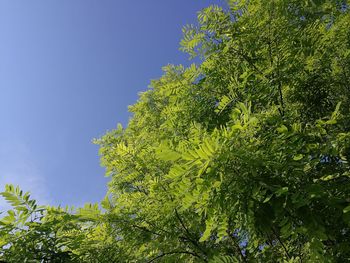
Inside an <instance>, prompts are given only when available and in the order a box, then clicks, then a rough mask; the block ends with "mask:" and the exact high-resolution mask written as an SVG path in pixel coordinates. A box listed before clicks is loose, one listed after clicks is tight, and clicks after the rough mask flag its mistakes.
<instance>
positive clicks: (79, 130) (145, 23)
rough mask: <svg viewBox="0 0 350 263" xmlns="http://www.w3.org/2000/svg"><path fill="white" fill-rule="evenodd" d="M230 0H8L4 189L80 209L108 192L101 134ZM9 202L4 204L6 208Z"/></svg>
mask: <svg viewBox="0 0 350 263" xmlns="http://www.w3.org/2000/svg"><path fill="white" fill-rule="evenodd" d="M210 4H220V5H223V4H225V1H224V0H212V1H210V0H176V1H171V0H147V1H146V0H138V1H130V0H124V1H121V0H60V1H58V0H56V1H54V0H31V1H27V0H0V123H1V126H0V127H1V128H0V188H1V189H3V188H4V185H5V183H14V184H19V185H20V186H21V187H22V188H23V189H24V190H26V191H31V193H32V196H34V197H35V198H37V199H39V201H40V202H42V203H46V204H52V205H57V204H61V205H67V204H70V205H82V204H83V203H85V202H97V201H99V200H101V199H102V198H103V196H104V194H105V193H106V190H107V186H106V183H107V182H108V178H105V177H104V169H103V168H102V167H100V165H99V157H98V146H96V145H93V144H92V143H91V140H92V139H93V138H97V137H100V136H101V135H103V134H104V133H105V132H106V131H107V130H110V129H113V128H114V127H116V125H117V123H118V122H120V123H122V124H123V125H126V124H127V121H128V118H129V117H130V114H129V113H128V112H127V106H128V105H130V104H133V103H134V102H135V101H136V100H137V94H138V92H140V91H144V90H146V89H147V87H148V84H149V82H150V80H151V79H154V78H158V77H159V76H160V75H161V67H162V66H164V65H167V64H169V63H172V64H185V65H187V64H189V61H188V56H187V55H186V54H183V53H182V52H180V51H179V50H178V48H179V41H180V39H181V29H182V26H184V25H185V24H187V23H195V21H196V12H197V11H199V10H200V9H202V8H204V7H206V6H208V5H210ZM3 207H4V202H3V200H0V209H1V208H3Z"/></svg>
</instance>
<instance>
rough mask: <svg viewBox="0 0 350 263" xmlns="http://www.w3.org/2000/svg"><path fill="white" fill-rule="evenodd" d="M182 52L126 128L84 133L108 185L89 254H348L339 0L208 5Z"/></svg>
mask: <svg viewBox="0 0 350 263" xmlns="http://www.w3.org/2000/svg"><path fill="white" fill-rule="evenodd" d="M181 49H182V50H183V51H185V52H188V53H189V55H190V56H191V57H197V56H198V57H199V60H200V63H197V64H192V65H191V66H189V67H187V68H185V67H183V66H181V65H180V66H175V65H168V66H166V67H164V75H163V76H162V77H161V78H159V79H157V80H153V81H152V82H151V85H150V89H149V90H147V91H146V92H143V93H142V94H140V98H139V100H138V102H137V103H136V104H135V105H133V106H131V107H130V111H131V112H132V113H133V117H132V118H131V119H130V121H129V124H128V125H127V127H126V128H123V127H122V126H121V125H118V128H117V129H115V130H113V131H110V132H108V133H107V134H106V135H104V136H103V137H102V138H101V139H98V140H96V143H98V144H100V146H101V148H100V154H101V161H102V164H103V165H104V166H105V167H106V170H107V174H108V175H109V176H110V177H111V181H110V183H109V193H108V195H107V198H106V199H105V200H104V202H103V204H104V209H105V212H104V213H102V214H100V215H99V217H98V218H99V219H98V220H97V221H95V224H101V222H103V225H104V229H105V230H104V231H105V233H106V234H108V233H109V234H110V235H109V237H108V238H109V239H108V240H112V241H110V242H109V243H108V242H104V241H103V238H100V239H98V238H97V239H96V240H97V241H96V242H97V243H98V242H100V243H101V244H104V245H105V246H97V247H98V249H100V250H98V249H97V250H96V251H100V252H99V253H100V254H101V255H102V254H103V253H101V251H102V250H101V249H104V248H106V246H107V245H108V244H110V245H114V247H113V249H112V251H114V253H115V255H118V260H116V258H117V256H116V258H115V260H116V262H291V263H292V262H347V261H349V260H350V246H349V244H350V225H349V224H350V199H349V198H350V173H349V163H348V159H349V158H350V144H349V142H350V133H349V130H350V118H349V117H350V115H349V109H350V96H349V94H350V84H349V83H350V13H349V8H348V4H347V1H345V0H344V1H341V0H332V1H331V0H305V1H300V0H290V1H286V0H273V1H262V0H240V1H229V8H227V9H223V8H221V7H218V6H210V7H208V8H206V9H204V10H202V11H201V12H199V14H198V25H188V26H186V27H184V37H183V40H182V41H181ZM68 215H69V216H71V217H72V216H73V215H72V214H69V213H68V214H67V216H68ZM74 216H78V215H75V214H74ZM74 218H75V217H74ZM69 220H72V221H71V222H75V221H74V220H76V219H73V218H72V219H69ZM96 222H98V223H96ZM45 224H46V221H45V222H43V223H42V224H41V225H40V227H43V226H44V225H45ZM79 226H81V225H80V223H77V224H73V228H79ZM83 226H84V227H83V230H84V231H82V234H83V235H85V238H84V239H83V241H81V242H85V243H86V242H89V240H90V239H91V237H90V235H89V234H87V233H88V232H89V230H88V229H91V228H89V227H88V226H90V227H91V223H86V222H85V223H84V224H83ZM2 229H3V228H2ZM50 229H52V228H51V227H50ZM106 229H109V230H106ZM78 230H79V229H78ZM85 230H86V231H85ZM22 231H23V230H22ZM76 240H78V239H75V242H77V241H76ZM79 242H80V241H79ZM4 244H5V243H4ZM6 244H9V243H6ZM16 244H17V243H16V242H12V243H11V246H10V248H9V247H8V246H7V247H6V245H5V247H3V251H5V250H6V251H10V250H9V249H12V247H14V248H15V247H16ZM101 244H100V245H101ZM68 248H70V246H68V245H67V246H66V247H63V248H62V249H63V251H65V249H68ZM70 251H71V250H70ZM73 251H76V250H74V249H73ZM6 253H7V252H6ZM13 253H15V252H13ZM18 253H19V252H18ZM74 253H76V254H77V255H82V256H81V258H80V259H79V260H81V261H82V262H94V261H89V259H86V258H85V259H84V258H83V256H84V253H85V252H84V251H83V252H79V251H77V252H74ZM94 253H95V255H99V254H98V252H94ZM111 253H112V254H113V252H111ZM3 255H6V254H3ZM0 258H1V252H0ZM5 258H6V257H5ZM84 260H85V261H84ZM98 262H108V261H103V260H102V258H101V260H100V261H98Z"/></svg>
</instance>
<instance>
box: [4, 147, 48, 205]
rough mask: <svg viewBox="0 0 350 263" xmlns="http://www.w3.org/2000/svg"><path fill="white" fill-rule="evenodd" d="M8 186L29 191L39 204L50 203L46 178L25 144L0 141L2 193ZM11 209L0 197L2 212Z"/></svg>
mask: <svg viewBox="0 0 350 263" xmlns="http://www.w3.org/2000/svg"><path fill="white" fill-rule="evenodd" d="M6 184H13V185H15V186H16V185H18V186H19V187H20V188H21V189H22V190H23V191H24V192H26V191H29V192H30V193H31V197H32V198H34V199H36V200H37V201H38V203H39V204H43V203H49V201H50V200H49V193H48V191H47V188H46V187H45V178H44V176H43V175H42V174H41V173H40V170H39V168H38V166H37V165H36V163H35V159H34V156H33V154H32V152H31V151H30V149H29V147H28V145H26V144H25V143H19V142H9V141H2V140H0V192H2V191H4V189H5V185H6ZM9 208H10V205H9V204H8V203H7V202H6V200H5V199H4V198H2V197H0V212H3V211H6V210H8V209H9Z"/></svg>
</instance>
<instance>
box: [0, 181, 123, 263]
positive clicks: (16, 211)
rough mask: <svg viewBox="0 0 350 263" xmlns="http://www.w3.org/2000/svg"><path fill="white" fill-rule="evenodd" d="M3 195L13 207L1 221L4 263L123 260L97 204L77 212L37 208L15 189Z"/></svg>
mask: <svg viewBox="0 0 350 263" xmlns="http://www.w3.org/2000/svg"><path fill="white" fill-rule="evenodd" d="M1 195H2V196H3V197H4V198H5V199H6V200H7V201H8V202H9V203H10V204H11V205H12V206H13V210H9V211H8V213H7V215H6V216H4V217H3V218H2V219H1V220H0V247H1V249H0V260H1V262H13V263H17V262H113V261H116V260H117V259H118V256H120V253H119V252H118V246H117V245H116V244H115V239H114V238H113V235H112V233H113V232H111V230H110V227H109V226H108V224H107V223H106V222H104V221H103V219H102V215H101V212H100V210H99V208H98V205H97V204H95V205H92V204H87V205H85V206H84V207H83V208H80V209H77V210H76V211H74V210H73V208H66V209H62V208H60V207H49V206H46V207H44V206H37V204H36V202H35V201H34V200H31V199H30V195H29V193H23V191H21V190H20V189H19V188H18V187H16V188H15V187H14V186H12V185H7V186H6V189H5V191H4V192H2V193H1ZM121 258H124V257H121Z"/></svg>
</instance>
